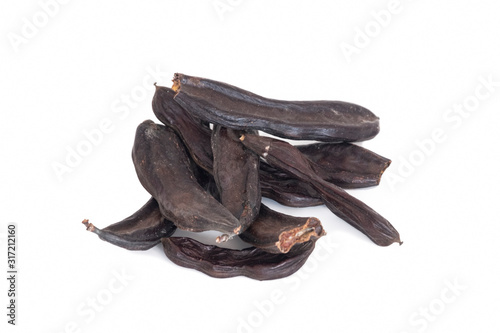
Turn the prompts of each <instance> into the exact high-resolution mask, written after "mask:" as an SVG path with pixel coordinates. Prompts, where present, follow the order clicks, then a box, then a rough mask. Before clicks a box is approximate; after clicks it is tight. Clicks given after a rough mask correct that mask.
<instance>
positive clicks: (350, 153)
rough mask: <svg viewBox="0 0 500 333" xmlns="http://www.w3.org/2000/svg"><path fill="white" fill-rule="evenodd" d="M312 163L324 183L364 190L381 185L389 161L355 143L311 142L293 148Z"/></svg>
mask: <svg viewBox="0 0 500 333" xmlns="http://www.w3.org/2000/svg"><path fill="white" fill-rule="evenodd" d="M296 147H297V149H298V150H299V151H300V152H301V153H302V154H303V155H304V156H306V157H307V159H309V160H310V161H312V162H314V163H313V164H312V167H313V169H314V172H316V174H317V175H318V176H319V177H321V178H323V179H324V180H326V181H328V182H331V183H334V184H335V185H337V186H340V187H342V188H348V189H352V188H364V187H369V186H376V185H379V184H380V179H381V177H382V174H383V173H384V171H385V170H386V169H387V168H388V167H389V165H390V164H391V160H390V159H388V158H385V157H383V156H380V155H378V154H376V153H374V152H372V151H370V150H368V149H366V148H363V147H360V146H358V145H355V144H351V143H347V142H341V143H325V142H323V143H313V144H309V145H299V146H296Z"/></svg>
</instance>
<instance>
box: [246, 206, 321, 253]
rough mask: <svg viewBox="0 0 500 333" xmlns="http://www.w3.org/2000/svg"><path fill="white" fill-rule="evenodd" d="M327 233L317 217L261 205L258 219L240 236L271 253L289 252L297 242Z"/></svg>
mask: <svg viewBox="0 0 500 333" xmlns="http://www.w3.org/2000/svg"><path fill="white" fill-rule="evenodd" d="M324 235H326V232H325V230H324V229H323V226H322V225H321V222H320V221H319V220H318V219H317V218H315V217H298V216H291V215H287V214H283V213H280V212H277V211H274V210H272V209H270V208H269V207H267V206H265V205H261V207H260V213H259V216H258V217H257V219H256V220H255V221H254V222H253V223H252V224H251V225H250V227H249V228H248V229H247V230H246V231H245V232H243V233H241V234H240V235H239V237H240V238H241V239H242V240H243V241H245V242H247V243H248V244H250V245H252V246H255V247H258V248H260V249H262V250H264V251H266V252H270V253H288V252H289V251H290V250H294V249H295V245H296V244H301V243H304V242H308V241H310V240H311V239H315V240H316V239H318V238H320V237H322V236H324Z"/></svg>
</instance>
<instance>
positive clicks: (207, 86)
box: [172, 73, 380, 142]
mask: <svg viewBox="0 0 500 333" xmlns="http://www.w3.org/2000/svg"><path fill="white" fill-rule="evenodd" d="M173 82H174V84H173V87H172V88H173V90H175V91H176V95H175V97H174V100H175V101H176V102H177V103H179V104H180V105H181V106H182V107H183V108H184V109H185V110H186V111H188V112H190V113H191V114H193V115H195V116H196V117H198V118H200V119H202V120H204V121H207V122H211V123H214V124H219V125H222V126H225V127H229V128H233V129H239V130H246V129H255V130H261V131H264V132H267V133H270V134H273V135H276V136H279V137H282V138H287V139H295V140H317V141H325V142H336V141H337V142H339V141H363V140H368V139H371V138H373V137H374V136H376V135H377V134H378V132H379V129H380V128H379V118H378V117H377V116H375V115H374V114H373V113H372V112H371V111H369V110H367V109H366V108H364V107H362V106H359V105H356V104H352V103H347V102H341V101H281V100H276V99H269V98H264V97H262V96H259V95H256V94H254V93H251V92H249V91H246V90H243V89H240V88H238V87H235V86H233V85H229V84H227V83H223V82H218V81H214V80H209V79H204V78H199V77H194V76H188V75H184V74H179V73H177V74H175V76H174V79H173Z"/></svg>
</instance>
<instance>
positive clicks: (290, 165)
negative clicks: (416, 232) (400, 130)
mask: <svg viewBox="0 0 500 333" xmlns="http://www.w3.org/2000/svg"><path fill="white" fill-rule="evenodd" d="M240 140H241V141H242V142H243V144H244V145H245V146H246V147H248V148H249V149H251V150H253V151H254V152H256V153H257V154H259V155H260V156H261V157H262V158H264V159H265V160H266V161H267V162H268V163H269V164H271V165H273V166H274V167H276V168H279V169H281V170H283V171H286V172H288V173H289V174H290V175H292V176H294V177H297V178H298V179H300V180H302V181H305V182H308V183H310V184H311V185H312V186H313V187H314V188H315V189H316V191H317V192H318V193H319V194H320V195H321V198H322V199H323V201H324V203H325V205H326V206H327V207H328V208H329V209H330V210H331V211H332V212H333V213H334V214H335V215H337V216H338V217H340V218H341V219H343V220H344V221H346V222H348V223H349V224H351V225H352V226H354V227H355V228H357V229H358V230H360V231H361V232H362V233H364V234H365V235H366V236H368V237H369V238H370V239H371V240H372V241H373V242H374V243H375V244H377V245H380V246H388V245H390V244H392V243H395V242H397V243H400V244H401V243H402V242H401V240H400V238H399V233H398V232H397V230H396V229H395V228H394V227H393V226H392V225H391V224H390V223H389V221H387V220H386V219H385V218H384V217H382V216H381V215H380V214H378V213H377V212H376V211H374V210H373V209H372V208H370V207H368V206H367V205H366V204H364V203H363V202H362V201H360V200H358V199H356V198H354V197H353V196H351V195H349V194H348V193H347V192H346V191H344V190H343V189H341V188H340V187H338V186H336V185H334V184H332V183H329V182H327V181H325V180H323V179H322V178H321V177H319V176H318V175H316V173H315V172H314V170H313V167H312V166H311V165H312V164H313V162H311V161H310V160H308V159H307V158H306V157H304V155H303V154H302V153H301V152H300V151H299V150H298V149H297V148H296V147H294V146H292V145H291V144H289V143H288V142H285V141H282V140H278V139H273V138H270V137H261V136H257V135H251V134H248V135H245V136H242V137H241V138H240Z"/></svg>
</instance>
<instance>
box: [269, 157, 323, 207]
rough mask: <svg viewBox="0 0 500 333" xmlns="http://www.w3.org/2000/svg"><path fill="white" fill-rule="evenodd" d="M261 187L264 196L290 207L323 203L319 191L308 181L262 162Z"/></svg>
mask: <svg viewBox="0 0 500 333" xmlns="http://www.w3.org/2000/svg"><path fill="white" fill-rule="evenodd" d="M260 185H261V186H260V189H261V192H262V196H264V197H266V198H269V199H272V200H274V201H276V202H278V203H280V204H282V205H284V206H288V207H312V206H319V205H323V200H322V199H321V196H320V195H319V194H318V192H317V191H316V190H315V189H314V188H313V187H312V186H311V185H310V184H309V183H306V182H303V181H302V180H299V179H297V178H295V177H291V176H290V175H288V174H287V173H284V172H281V171H279V170H278V169H276V168H274V167H272V166H270V165H269V164H267V163H266V162H264V161H261V163H260Z"/></svg>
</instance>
